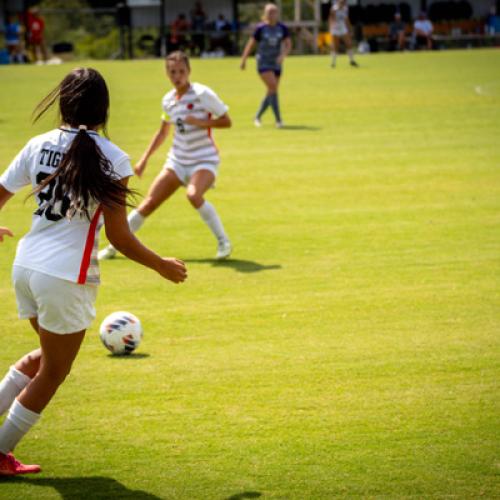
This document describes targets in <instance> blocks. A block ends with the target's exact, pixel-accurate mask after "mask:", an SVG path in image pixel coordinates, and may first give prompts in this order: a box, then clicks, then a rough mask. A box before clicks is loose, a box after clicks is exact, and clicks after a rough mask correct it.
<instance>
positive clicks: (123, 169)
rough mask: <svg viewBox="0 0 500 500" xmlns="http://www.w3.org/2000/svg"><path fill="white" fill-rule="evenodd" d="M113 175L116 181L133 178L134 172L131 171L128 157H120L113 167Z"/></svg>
mask: <svg viewBox="0 0 500 500" xmlns="http://www.w3.org/2000/svg"><path fill="white" fill-rule="evenodd" d="M113 173H114V175H115V178H116V179H117V180H119V179H124V178H125V177H131V176H133V175H134V171H133V170H132V165H131V164H130V158H129V157H128V156H122V157H121V158H120V159H119V160H118V161H117V162H116V163H115V164H114V165H113Z"/></svg>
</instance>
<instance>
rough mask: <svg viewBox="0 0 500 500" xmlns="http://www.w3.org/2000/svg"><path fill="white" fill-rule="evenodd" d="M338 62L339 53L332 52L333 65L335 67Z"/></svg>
mask: <svg viewBox="0 0 500 500" xmlns="http://www.w3.org/2000/svg"><path fill="white" fill-rule="evenodd" d="M336 62H337V52H335V51H334V50H332V64H333V65H334V66H335V64H336Z"/></svg>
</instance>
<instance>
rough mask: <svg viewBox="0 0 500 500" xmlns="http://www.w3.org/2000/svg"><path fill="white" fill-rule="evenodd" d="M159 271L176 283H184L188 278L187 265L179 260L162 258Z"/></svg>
mask: <svg viewBox="0 0 500 500" xmlns="http://www.w3.org/2000/svg"><path fill="white" fill-rule="evenodd" d="M157 271H158V273H159V274H161V275H162V276H163V277H164V278H166V279H167V280H170V281H172V282H174V283H182V282H183V281H185V280H186V278H187V269H186V264H184V262H182V260H179V259H174V258H162V259H161V261H160V264H159V266H158V269H157Z"/></svg>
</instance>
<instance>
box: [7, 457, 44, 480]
mask: <svg viewBox="0 0 500 500" xmlns="http://www.w3.org/2000/svg"><path fill="white" fill-rule="evenodd" d="M41 470H42V469H41V468H40V466H39V465H25V464H22V463H21V462H19V461H18V460H16V459H15V458H14V455H13V454H12V453H8V454H7V455H4V454H3V453H0V477H8V476H17V475H19V474H36V473H38V472H40V471H41Z"/></svg>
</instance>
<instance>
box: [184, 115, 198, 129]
mask: <svg viewBox="0 0 500 500" xmlns="http://www.w3.org/2000/svg"><path fill="white" fill-rule="evenodd" d="M184 123H187V124H188V125H195V126H196V127H201V126H202V125H203V120H200V119H199V118H195V117H194V116H193V115H188V116H186V118H184Z"/></svg>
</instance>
